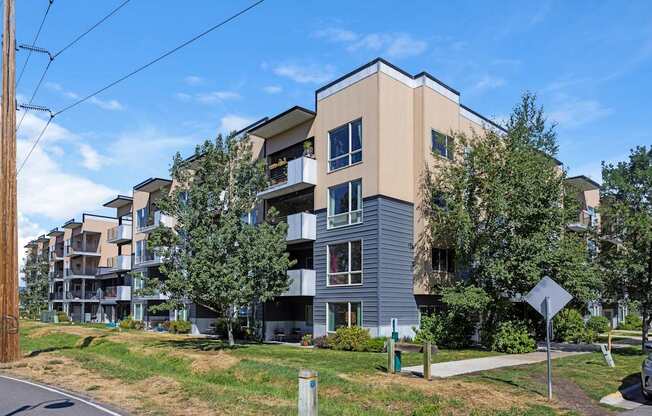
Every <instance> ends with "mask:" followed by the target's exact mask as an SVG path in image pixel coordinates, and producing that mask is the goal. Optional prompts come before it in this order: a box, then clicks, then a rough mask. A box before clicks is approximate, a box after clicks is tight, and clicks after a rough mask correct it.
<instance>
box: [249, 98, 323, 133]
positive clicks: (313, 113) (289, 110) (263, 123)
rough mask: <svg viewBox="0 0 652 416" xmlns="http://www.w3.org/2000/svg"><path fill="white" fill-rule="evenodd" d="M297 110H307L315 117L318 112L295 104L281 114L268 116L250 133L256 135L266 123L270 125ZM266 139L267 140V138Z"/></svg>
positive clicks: (306, 111)
mask: <svg viewBox="0 0 652 416" xmlns="http://www.w3.org/2000/svg"><path fill="white" fill-rule="evenodd" d="M295 110H300V111H303V112H305V113H308V114H310V115H312V116H313V117H314V116H316V115H317V113H316V112H315V111H312V110H308V109H307V108H305V107H301V106H300V105H295V106H293V107H291V108H289V109H287V110H285V111H283V112H282V113H279V114H277V115H275V116H274V117H272V118H268V117H266V118H267V120H265V121H264V122H262V123H260V124H259V125H257V126H256V127H255V128H253V129H251V131H250V133H251V134H254V135H255V134H256V130H258V129H260V128H261V127H265V126H266V125H268V124H270V123H273V122H275V121H276V120H278V119H280V118H281V117H284V116H286V115H288V114H290V113H291V112H293V111H295ZM265 140H266V139H265Z"/></svg>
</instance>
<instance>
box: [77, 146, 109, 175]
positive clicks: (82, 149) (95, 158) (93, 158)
mask: <svg viewBox="0 0 652 416" xmlns="http://www.w3.org/2000/svg"><path fill="white" fill-rule="evenodd" d="M79 153H80V154H81V156H82V165H83V166H84V167H85V168H86V169H90V170H100V168H101V167H102V166H105V165H107V164H109V160H107V159H106V158H104V157H103V156H101V155H100V154H99V153H97V151H96V150H95V149H93V148H92V147H91V146H89V145H88V144H86V143H82V144H81V145H80V146H79Z"/></svg>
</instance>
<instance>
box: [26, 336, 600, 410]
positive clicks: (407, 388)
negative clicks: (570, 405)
mask: <svg viewBox="0 0 652 416" xmlns="http://www.w3.org/2000/svg"><path fill="white" fill-rule="evenodd" d="M36 327H39V328H40V327H41V326H40V325H36V324H26V325H23V327H22V328H23V329H22V334H23V338H22V345H21V347H22V349H23V350H24V351H25V352H29V351H49V353H50V354H53V355H56V354H61V355H63V356H64V357H67V358H69V359H73V360H75V361H76V362H77V363H78V364H79V365H80V366H82V367H83V368H85V369H88V370H91V371H93V372H95V373H100V374H102V375H103V376H104V377H107V378H113V379H118V380H121V381H122V382H124V383H126V384H129V385H137V383H138V382H143V381H144V380H148V379H150V378H152V377H161V376H162V377H166V378H170V379H173V380H175V381H177V382H178V385H179V386H180V387H179V388H180V389H182V390H183V392H182V393H183V395H182V396H183V397H190V398H195V399H199V400H201V401H203V402H206V403H208V404H210V405H211V406H212V407H213V408H215V409H229V412H230V413H231V411H232V413H238V414H258V413H261V414H293V413H294V412H295V411H296V404H295V403H296V397H297V381H296V379H297V373H298V370H299V369H300V368H304V367H307V368H311V369H314V370H317V371H319V383H320V387H319V389H320V397H319V400H320V402H319V405H320V413H321V414H324V415H331V414H332V415H336V414H337V415H340V414H348V415H388V414H419V415H428V414H431V415H435V414H476V415H484V414H491V415H503V414H504V415H530V416H534V415H551V414H555V412H554V411H553V410H552V409H550V408H548V407H545V406H540V405H537V401H536V400H530V399H527V397H529V396H528V395H530V396H531V393H525V394H524V397H526V396H527V397H526V399H524V401H523V403H520V404H521V405H522V409H520V410H517V409H512V410H509V411H506V412H505V411H503V412H494V411H488V410H487V409H477V408H474V407H473V406H471V405H469V403H467V400H466V399H465V398H464V394H465V392H463V391H459V396H458V397H453V396H454V395H451V394H448V395H446V396H444V395H439V394H438V393H440V390H439V389H438V388H436V385H435V384H434V383H435V382H433V383H431V384H424V382H422V381H420V380H417V381H418V384H417V383H415V380H414V379H406V378H400V377H398V376H396V377H386V376H385V375H384V368H385V361H386V356H385V354H378V353H351V352H340V351H330V350H317V349H299V348H295V347H288V346H270V345H251V346H245V347H241V348H237V349H235V350H229V351H227V352H224V351H219V350H221V349H222V347H223V345H222V344H221V343H219V341H210V340H201V339H195V340H167V339H163V340H159V339H156V338H151V337H150V338H149V340H145V341H136V340H131V341H130V343H125V342H113V341H111V337H114V336H117V334H112V333H110V332H108V331H102V332H104V333H105V334H106V335H108V337H106V338H99V339H95V340H94V341H93V342H92V343H90V345H88V346H86V347H84V348H80V347H79V345H80V337H79V336H78V335H72V334H68V333H58V332H54V333H50V334H44V335H43V336H39V337H30V336H26V335H28V334H29V333H30V332H32V331H33V330H34V329H35V328H36ZM96 331H97V330H96ZM207 351H208V352H207ZM184 353H189V354H190V355H184ZM192 354H195V355H196V354H214V355H211V356H210V359H211V360H226V359H227V358H228V360H231V361H232V364H231V365H226V366H224V368H219V369H217V368H212V369H210V370H209V371H202V372H196V371H193V359H192V358H191V357H192ZM489 354H490V353H488V352H483V351H476V350H464V351H445V350H444V351H441V352H440V353H439V354H437V355H435V356H434V357H433V358H434V360H435V361H436V362H441V361H450V360H456V359H464V358H473V357H480V356H487V355H489ZM599 358H600V359H601V357H599ZM584 360H586V357H585V358H584ZM420 363H421V356H420V355H419V354H407V356H406V357H405V365H415V364H420ZM580 364H582V363H581V362H580ZM535 367H536V366H535ZM596 367H598V366H596ZM569 368H570V366H569ZM518 371H520V370H510V371H508V372H504V373H502V372H501V373H498V375H497V376H496V377H498V378H502V379H505V380H508V379H509V380H516V381H517V386H519V387H520V384H519V383H521V378H523V379H526V378H527V377H525V376H523V377H521V375H520V373H518ZM522 371H525V372H527V371H526V370H522ZM568 371H570V369H569V370H568ZM476 381H479V382H481V383H485V384H486V383H487V380H485V379H482V380H476ZM490 382H491V383H493V384H495V383H496V381H495V380H493V381H490ZM437 383H448V382H444V381H439V382H437ZM450 383H453V382H450ZM456 383H458V384H459V382H456ZM500 384H501V383H498V384H497V385H494V388H495V389H496V390H500V391H502V392H503V393H504V392H505V391H507V392H508V393H507V394H510V393H509V391H510V389H513V387H510V386H506V385H505V384H504V383H503V384H502V385H500ZM440 386H442V387H446V385H445V384H440ZM424 387H425V388H424ZM449 391H451V390H450V389H449ZM452 391H455V390H452ZM466 394H468V393H466ZM490 397H491V396H490ZM489 402H490V401H489ZM118 405H119V404H118ZM180 405H182V406H183V405H184V404H180ZM162 414H165V412H162Z"/></svg>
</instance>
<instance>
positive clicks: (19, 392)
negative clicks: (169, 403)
mask: <svg viewBox="0 0 652 416" xmlns="http://www.w3.org/2000/svg"><path fill="white" fill-rule="evenodd" d="M0 415H4V416H14V415H15V416H28V415H29V416H35V415H50V416H120V414H119V413H117V412H115V411H113V410H109V409H107V408H105V407H104V406H101V405H99V404H97V403H93V402H91V401H90V400H86V399H82V398H80V397H77V396H74V395H72V394H70V393H65V392H62V391H59V390H57V389H54V388H52V387H47V386H43V385H40V384H36V383H32V382H29V381H24V380H19V379H16V378H13V377H7V376H3V375H0Z"/></svg>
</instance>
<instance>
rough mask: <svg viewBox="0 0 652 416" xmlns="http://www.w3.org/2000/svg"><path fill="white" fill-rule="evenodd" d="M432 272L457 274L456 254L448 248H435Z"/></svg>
mask: <svg viewBox="0 0 652 416" xmlns="http://www.w3.org/2000/svg"><path fill="white" fill-rule="evenodd" d="M432 271H434V272H448V273H455V252H454V251H453V250H451V249H446V248H433V249H432Z"/></svg>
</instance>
